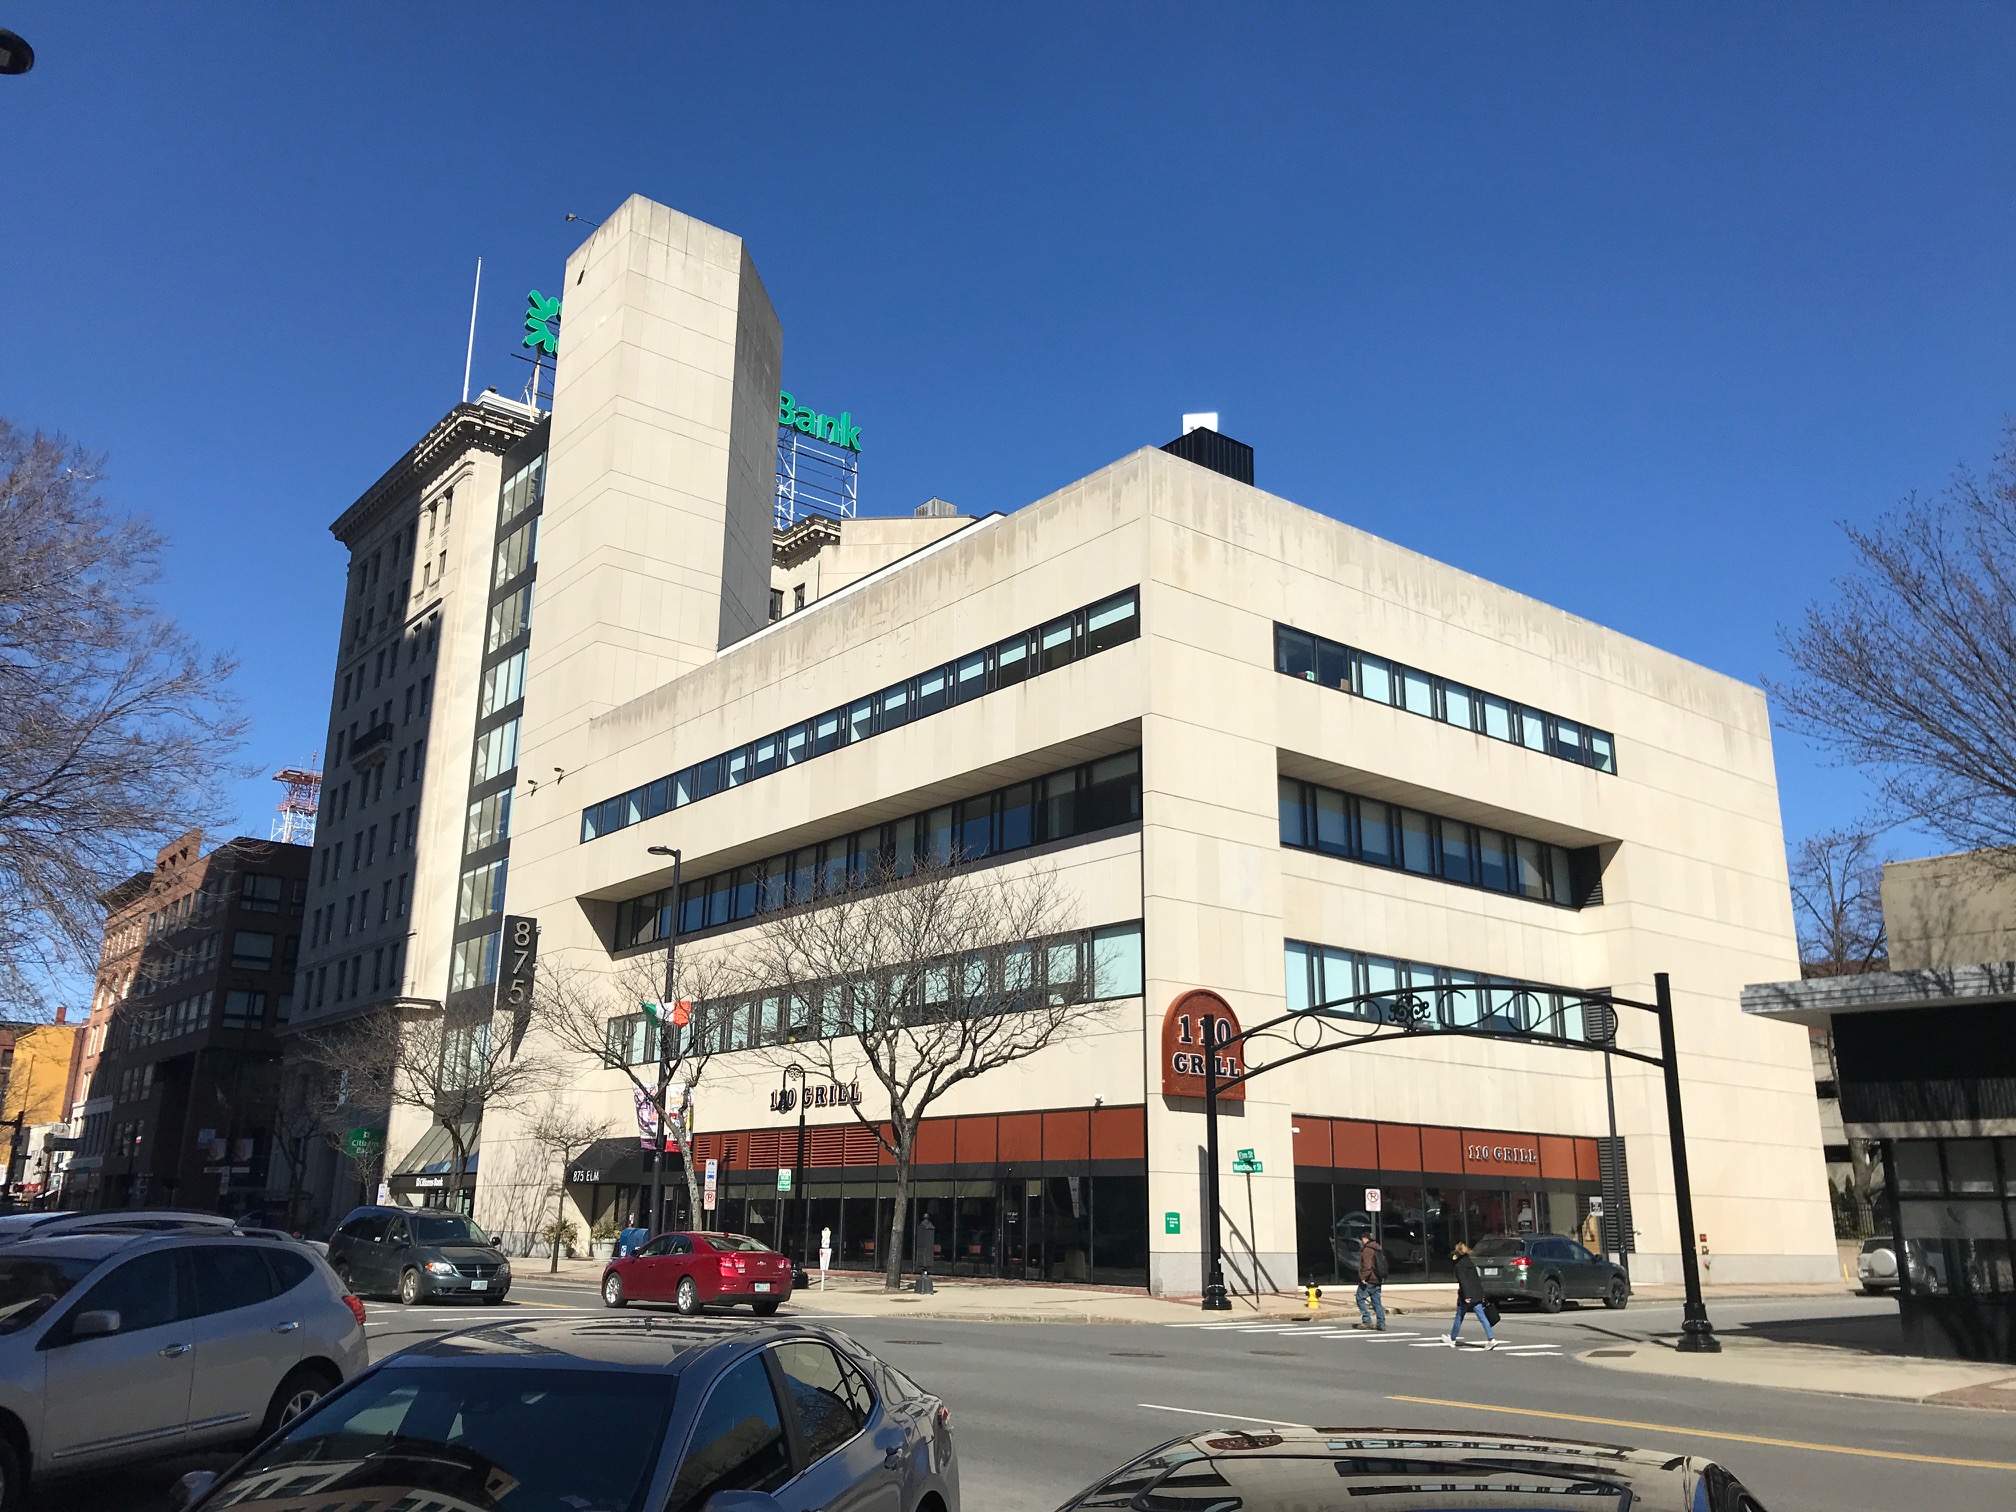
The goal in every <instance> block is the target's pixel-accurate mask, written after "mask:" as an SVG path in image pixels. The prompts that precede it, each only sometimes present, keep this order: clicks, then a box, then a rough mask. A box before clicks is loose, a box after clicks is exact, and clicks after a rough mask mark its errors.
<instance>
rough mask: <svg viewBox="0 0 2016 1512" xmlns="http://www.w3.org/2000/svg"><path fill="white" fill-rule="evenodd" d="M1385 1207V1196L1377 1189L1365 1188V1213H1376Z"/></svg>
mask: <svg viewBox="0 0 2016 1512" xmlns="http://www.w3.org/2000/svg"><path fill="white" fill-rule="evenodd" d="M1384 1205H1385V1194H1384V1193H1383V1192H1381V1191H1380V1190H1379V1188H1377V1187H1367V1188H1365V1211H1366V1212H1368V1213H1376V1212H1378V1211H1379V1209H1380V1208H1381V1207H1382V1206H1384Z"/></svg>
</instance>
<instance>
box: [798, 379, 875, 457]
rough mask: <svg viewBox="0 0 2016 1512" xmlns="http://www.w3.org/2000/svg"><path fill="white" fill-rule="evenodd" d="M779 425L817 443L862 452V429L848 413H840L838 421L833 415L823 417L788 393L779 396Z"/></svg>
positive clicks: (843, 411)
mask: <svg viewBox="0 0 2016 1512" xmlns="http://www.w3.org/2000/svg"><path fill="white" fill-rule="evenodd" d="M777 423H778V424H779V425H780V426H785V425H788V426H789V427H790V428H791V429H792V430H795V431H802V432H803V433H804V434H806V435H808V436H810V437H812V439H813V440H815V441H830V442H832V443H833V445H835V446H844V447H846V448H847V450H849V451H857V452H858V451H859V450H861V427H860V426H858V425H856V424H855V423H854V417H853V416H852V415H850V414H848V413H847V411H845V410H842V411H840V417H839V418H838V419H837V420H836V419H835V418H834V417H833V416H831V415H821V414H818V413H816V412H814V411H812V410H809V409H807V408H806V407H805V406H804V405H802V404H800V403H799V402H798V401H797V399H796V398H795V397H793V396H792V395H790V394H788V393H783V394H779V395H778V396H777Z"/></svg>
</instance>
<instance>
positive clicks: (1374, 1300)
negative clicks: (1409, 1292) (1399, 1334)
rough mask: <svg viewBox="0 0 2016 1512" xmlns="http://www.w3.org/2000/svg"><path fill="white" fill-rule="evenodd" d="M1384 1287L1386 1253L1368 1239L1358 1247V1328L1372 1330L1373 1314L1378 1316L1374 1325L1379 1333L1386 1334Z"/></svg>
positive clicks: (1373, 1240) (1376, 1242)
mask: <svg viewBox="0 0 2016 1512" xmlns="http://www.w3.org/2000/svg"><path fill="white" fill-rule="evenodd" d="M1385 1285H1386V1251H1384V1250H1383V1249H1381V1248H1380V1247H1379V1241H1378V1240H1377V1239H1370V1238H1368V1239H1367V1240H1365V1242H1364V1243H1362V1244H1360V1245H1359V1246H1358V1326H1359V1327H1360V1328H1372V1327H1374V1326H1375V1325H1374V1324H1373V1322H1372V1317H1373V1314H1375V1313H1376V1314H1378V1317H1379V1322H1378V1324H1377V1325H1376V1327H1377V1328H1378V1330H1379V1332H1380V1333H1384V1332H1386V1303H1385V1301H1384V1300H1383V1298H1382V1297H1381V1291H1382V1289H1383V1288H1384V1287H1385Z"/></svg>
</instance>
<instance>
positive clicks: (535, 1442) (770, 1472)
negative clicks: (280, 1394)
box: [184, 1318, 959, 1512]
mask: <svg viewBox="0 0 2016 1512" xmlns="http://www.w3.org/2000/svg"><path fill="white" fill-rule="evenodd" d="M184 1485H185V1487H186V1488H187V1494H188V1496H189V1503H188V1505H189V1506H191V1507H192V1509H193V1508H210V1507H225V1506H239V1505H259V1506H278V1505H280V1504H281V1503H280V1502H279V1501H274V1500H270V1499H269V1498H272V1497H274V1496H275V1495H277V1494H279V1492H278V1488H280V1487H282V1486H284V1487H285V1505H288V1506H294V1505H297V1504H299V1505H303V1506H308V1505H313V1506H322V1505H324V1504H325V1503H328V1504H337V1503H340V1504H341V1505H343V1506H345V1507H348V1506H351V1505H371V1506H380V1507H389V1506H393V1505H395V1504H398V1505H405V1504H407V1499H408V1498H410V1499H411V1502H412V1503H413V1504H419V1503H422V1502H424V1503H425V1504H427V1505H429V1506H448V1505H453V1506H462V1507H491V1506H501V1507H506V1508H511V1509H516V1512H575V1509H583V1508H595V1509H626V1508H650V1509H652V1512H660V1509H662V1512H701V1509H703V1508H706V1507H709V1506H713V1507H717V1508H718V1507H720V1506H722V1505H724V1503H725V1501H726V1500H727V1498H726V1497H724V1498H723V1500H721V1501H716V1500H713V1498H715V1497H716V1496H717V1495H720V1494H722V1493H727V1494H728V1496H732V1498H733V1505H734V1506H735V1507H736V1508H738V1509H741V1512H762V1509H771V1512H780V1509H789V1512H813V1509H815V1508H832V1509H836V1512H837V1509H842V1508H844V1509H847V1512H919V1509H920V1508H925V1507H930V1506H934V1505H935V1506H936V1507H942V1508H943V1509H944V1512H959V1467H958V1461H957V1458H956V1456H955V1454H954V1450H953V1442H952V1417H951V1413H950V1412H949V1411H948V1410H947V1409H946V1407H945V1404H944V1403H943V1402H941V1401H940V1400H939V1399H938V1398H937V1397H935V1396H933V1395H931V1394H930V1393H929V1392H926V1391H924V1390H923V1389H922V1388H920V1387H919V1386H917V1385H916V1384H915V1383H914V1382H912V1381H911V1380H910V1379H909V1378H908V1377H907V1376H905V1375H903V1374H902V1373H901V1372H900V1371H897V1370H895V1369H892V1368H891V1367H890V1366H888V1365H886V1364H884V1363H883V1362H882V1361H880V1360H878V1359H876V1358H875V1357H874V1356H873V1355H871V1354H870V1353H868V1351H867V1350H865V1349H863V1348H862V1347H861V1346H860V1345H859V1344H857V1343H855V1342H854V1341H853V1340H852V1339H850V1338H848V1337H847V1336H846V1335H844V1334H840V1333H836V1332H834V1331H832V1330H830V1329H823V1328H809V1327H805V1326H802V1325H799V1324H794V1323H779V1324H766V1325H758V1326H756V1327H753V1328H752V1327H750V1326H749V1325H748V1324H746V1323H745V1324H739V1325H738V1324H734V1323H730V1322H728V1321H726V1320H715V1319H693V1320H690V1321H678V1322H668V1321H666V1320H663V1319H653V1318H636V1319H630V1318H600V1319H593V1320H586V1321H584V1320H579V1319H564V1318H560V1319H548V1318H539V1319H532V1320H528V1321H525V1322H518V1323H513V1324H512V1325H511V1326H510V1327H509V1328H508V1329H504V1328H497V1327H490V1328H483V1329H476V1330H471V1331H469V1332H466V1333H459V1334H449V1335H447V1336H446V1337H444V1338H439V1339H432V1340H429V1341H428V1342H426V1343H424V1344H417V1345H414V1346H413V1347H412V1348H410V1349H405V1350H402V1351H400V1352H399V1353H398V1354H394V1355H390V1356H388V1357H387V1358H385V1359H383V1360H381V1361H379V1362H378V1363H377V1364H376V1365H374V1366H373V1367H371V1369H369V1370H367V1371H366V1372H365V1373H364V1374H362V1375H361V1376H359V1377H358V1378H357V1379H356V1380H355V1381H353V1382H351V1383H350V1385H349V1386H347V1387H345V1388H344V1389H343V1390H342V1391H340V1392H337V1393H335V1394H334V1395H332V1396H330V1397H328V1398H327V1399H325V1400H323V1401H321V1402H318V1403H317V1404H316V1405H315V1406H314V1408H312V1409H311V1410H310V1411H308V1412H307V1413H305V1414H303V1415H302V1416H301V1417H300V1418H298V1419H296V1420H295V1421H294V1422H293V1423H292V1424H291V1425H290V1426H289V1427H288V1428H287V1429H286V1430H285V1431H284V1432H282V1433H281V1434H279V1435H278V1436H277V1437H275V1438H273V1439H270V1440H268V1441H267V1442H265V1443H263V1444H261V1445H260V1446H259V1447H258V1448H257V1449H256V1450H254V1451H253V1453H252V1454H251V1455H249V1456H248V1457H247V1458H245V1459H244V1460H242V1461H241V1462H240V1463H239V1464H237V1465H235V1466H233V1467H232V1468H231V1469H230V1470H229V1471H227V1472H225V1474H224V1476H223V1478H222V1479H221V1480H218V1479H216V1478H215V1477H213V1476H212V1475H211V1474H210V1473H209V1472H207V1471H202V1472H196V1473H194V1474H192V1475H190V1476H187V1477H185V1478H184Z"/></svg>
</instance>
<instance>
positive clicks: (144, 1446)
mask: <svg viewBox="0 0 2016 1512" xmlns="http://www.w3.org/2000/svg"><path fill="white" fill-rule="evenodd" d="M366 1363H367V1356H366V1353H365V1345H364V1305H363V1304H362V1303H361V1302H359V1301H358V1300H357V1299H356V1298H355V1297H352V1296H350V1295H348V1294H347V1293H346V1292H345V1291H344V1289H343V1287H342V1285H341V1283H339V1282H338V1281H337V1279H336V1277H335V1275H334V1273H333V1272H331V1271H330V1269H329V1267H328V1266H327V1265H326V1264H325V1263H324V1262H323V1261H322V1260H321V1258H320V1257H319V1256H317V1255H315V1254H314V1253H313V1252H312V1251H310V1250H308V1249H307V1248H305V1247H304V1246H302V1245H298V1244H293V1243H287V1242H275V1241H272V1240H264V1239H251V1238H246V1237H245V1236H243V1235H239V1234H235V1233H232V1232H230V1231H228V1230H227V1231H221V1232H202V1231H193V1230H184V1231H181V1232H162V1233H143V1234H105V1233H79V1234H72V1235H69V1236H66V1237H57V1238H46V1239H45V1238H33V1239H23V1240H21V1241H19V1242H17V1243H14V1244H9V1245H7V1246H6V1247H5V1248H4V1249H0V1512H14V1509H15V1508H16V1507H17V1506H18V1505H19V1504H20V1500H21V1496H22V1493H23V1489H24V1487H25V1485H26V1483H27V1481H28V1479H29V1478H30V1477H31V1476H32V1477H35V1478H37V1479H40V1478H45V1477H53V1476H60V1475H66V1474H70V1473H72V1472H75V1471H81V1470H97V1469H101V1468H103V1467H105V1466H108V1465H115V1464H119V1463H123V1462H126V1461H129V1460H136V1459H142V1458H152V1457H155V1456H160V1455H169V1454H178V1453H182V1452H184V1451H186V1450H197V1449H204V1448H209V1447H213V1446H214V1447H223V1446H229V1445H233V1444H249V1443H252V1442H255V1441H256V1440H258V1439H259V1438H261V1437H263V1436H264V1435H266V1434H268V1433H271V1432H272V1431H274V1430H275V1429H277V1428H278V1427H279V1426H280V1425H281V1424H282V1423H285V1422H289V1421H291V1420H292V1419H293V1418H294V1417H295V1416H296V1415H298V1414H299V1413H300V1412H301V1411H303V1410H304V1409H305V1408H307V1407H308V1406H310V1405H312V1404H313V1403H314V1402H315V1401H316V1399H317V1398H319V1397H321V1396H322V1395H323V1394H324V1393H326V1392H329V1391H331V1390H334V1389H335V1388H336V1387H337V1386H339V1385H341V1384H342V1383H343V1382H344V1381H346V1380H348V1379H349V1378H350V1377H351V1376H352V1375H354V1374H356V1373H357V1372H358V1371H360V1370H362V1369H363V1368H364V1366H365V1364H366Z"/></svg>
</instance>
